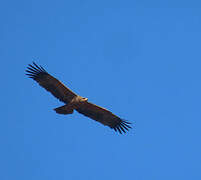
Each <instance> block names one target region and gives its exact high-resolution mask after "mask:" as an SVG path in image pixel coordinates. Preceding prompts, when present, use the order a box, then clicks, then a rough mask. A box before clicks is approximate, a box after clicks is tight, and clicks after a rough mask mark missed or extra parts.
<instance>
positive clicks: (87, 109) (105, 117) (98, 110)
mask: <svg viewBox="0 0 201 180" xmlns="http://www.w3.org/2000/svg"><path fill="white" fill-rule="evenodd" d="M76 110H77V111H78V112H79V113H81V114H83V115H85V116H87V117H90V118H92V119H93V120H95V121H98V122H100V123H102V124H104V125H105V126H109V127H110V128H112V129H114V130H115V131H118V132H119V133H121V134H122V132H123V133H126V131H128V130H129V129H130V128H131V126H129V124H131V123H129V122H127V121H125V120H123V119H121V118H119V117H118V116H116V115H114V114H113V113H112V112H110V111H108V110H107V109H105V108H102V107H100V106H97V105H95V104H92V103H90V102H85V103H82V104H80V105H79V107H78V108H76Z"/></svg>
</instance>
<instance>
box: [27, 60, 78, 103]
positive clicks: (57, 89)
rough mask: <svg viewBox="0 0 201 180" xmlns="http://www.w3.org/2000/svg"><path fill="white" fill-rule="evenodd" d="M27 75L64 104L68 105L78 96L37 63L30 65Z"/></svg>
mask: <svg viewBox="0 0 201 180" xmlns="http://www.w3.org/2000/svg"><path fill="white" fill-rule="evenodd" d="M26 75H27V76H28V77H29V78H31V79H33V80H35V81H36V82H38V83H39V85H40V86H42V87H43V88H45V89H46V90H47V91H49V92H50V93H51V94H52V95H53V96H55V97H56V98H58V99H59V100H60V101H62V102H64V103H68V102H69V101H70V100H71V99H73V98H74V97H75V96H77V95H76V94H75V93H73V92H72V91H71V90H70V89H68V88H67V87H66V86H64V85H63V84H62V83H61V82H60V81H59V80H57V79H56V78H54V77H53V76H51V75H50V74H49V73H48V72H47V71H46V70H45V69H44V68H43V67H42V66H40V65H37V64H36V63H35V62H33V65H31V64H28V67H27V69H26Z"/></svg>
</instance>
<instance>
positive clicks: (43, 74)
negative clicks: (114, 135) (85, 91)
mask: <svg viewBox="0 0 201 180" xmlns="http://www.w3.org/2000/svg"><path fill="white" fill-rule="evenodd" d="M26 72H27V74H26V75H28V76H29V77H30V78H32V79H33V80H35V81H36V82H38V83H39V85H40V86H42V87H43V88H45V89H46V90H47V91H49V92H50V93H51V94H52V95H53V96H55V97H56V98H58V99H59V100H60V101H62V102H64V103H65V105H64V106H61V107H58V108H55V109H54V110H55V111H56V112H57V113H58V114H72V113H73V111H74V110H76V111H77V112H79V113H81V114H83V115H85V116H87V117H90V118H91V119H93V120H95V121H98V122H100V123H102V124H103V125H105V126H109V127H110V128H112V129H114V130H115V131H118V132H120V133H122V132H124V133H125V132H126V131H128V130H129V129H130V128H131V126H130V125H129V124H131V123H129V122H128V121H125V120H123V119H121V118H119V117H118V116H116V115H114V114H113V113H112V112H110V111H108V110H107V109H105V108H102V107H100V106H97V105H95V104H92V103H90V102H88V99H87V98H84V97H81V96H79V95H77V94H76V93H74V92H72V91H71V90H70V89H69V88H67V87H66V86H65V85H64V84H62V83H61V82H60V81H59V80H57V79H56V78H54V77H53V76H51V75H50V74H49V73H48V72H47V71H46V70H45V69H44V68H43V67H42V66H39V65H37V64H36V63H34V62H33V65H31V64H29V65H28V67H27V70H26Z"/></svg>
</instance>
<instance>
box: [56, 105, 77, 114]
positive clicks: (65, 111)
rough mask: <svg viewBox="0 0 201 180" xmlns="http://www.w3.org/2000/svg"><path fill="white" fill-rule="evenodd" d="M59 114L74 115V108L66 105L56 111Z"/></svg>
mask: <svg viewBox="0 0 201 180" xmlns="http://www.w3.org/2000/svg"><path fill="white" fill-rule="evenodd" d="M54 110H55V111H56V113H58V114H72V113H73V108H72V107H69V106H68V105H64V106H61V107H58V108H55V109H54Z"/></svg>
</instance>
